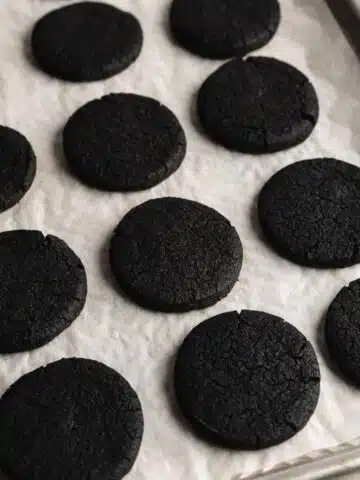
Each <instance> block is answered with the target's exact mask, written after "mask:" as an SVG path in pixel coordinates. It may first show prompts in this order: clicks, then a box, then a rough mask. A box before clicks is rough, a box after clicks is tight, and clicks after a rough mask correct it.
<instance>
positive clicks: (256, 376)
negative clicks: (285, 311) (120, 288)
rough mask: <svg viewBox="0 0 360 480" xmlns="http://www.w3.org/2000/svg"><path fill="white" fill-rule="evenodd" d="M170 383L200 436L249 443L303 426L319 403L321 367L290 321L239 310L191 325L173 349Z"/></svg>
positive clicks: (272, 440) (281, 437)
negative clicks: (173, 360) (173, 356)
mask: <svg viewBox="0 0 360 480" xmlns="http://www.w3.org/2000/svg"><path fill="white" fill-rule="evenodd" d="M175 389H176V395H177V398H178V401H179V405H180V408H181V410H182V412H183V413H184V415H185V416H186V418H187V419H188V420H189V421H190V423H191V424H192V426H193V427H194V429H195V430H196V431H197V432H198V433H199V434H200V435H202V436H203V437H204V438H206V439H207V440H209V441H211V442H214V443H218V444H221V445H223V446H228V447H232V448H241V449H250V450H253V449H261V448H265V447H270V446H273V445H277V444H279V443H281V442H284V441H285V440H287V439H289V438H290V437H292V436H293V435H295V434H296V433H297V432H299V431H300V430H301V429H302V428H303V427H304V426H305V425H306V423H307V422H308V420H309V419H310V417H311V415H312V414H313V412H314V410H315V408H316V405H317V403H318V398H319V392H320V371H319V366H318V362H317V358H316V355H315V352H314V350H313V348H312V346H311V344H310V343H309V342H308V341H307V340H306V338H305V337H304V336H303V335H302V334H301V333H300V332H299V331H298V330H297V329H296V328H295V327H293V326H292V325H290V324H289V323H287V322H284V321H283V320H282V319H280V318H278V317H275V316H273V315H269V314H267V313H262V312H254V311H248V310H243V311H242V312H241V313H240V314H239V313H237V312H229V313H224V314H222V315H218V316H216V317H213V318H211V319H210V320H206V321H205V322H203V323H201V324H200V325H198V326H197V327H195V328H194V330H192V331H191V332H190V334H189V335H188V336H187V337H186V339H185V341H184V343H183V344H182V346H181V347H180V350H179V353H178V356H177V360H176V364H175Z"/></svg>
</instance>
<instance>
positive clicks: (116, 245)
mask: <svg viewBox="0 0 360 480" xmlns="http://www.w3.org/2000/svg"><path fill="white" fill-rule="evenodd" d="M242 257H243V252H242V246H241V242H240V238H239V236H238V234H237V232H236V230H235V228H234V227H232V226H231V224H230V222H229V221H228V220H227V219H226V218H225V217H223V216H222V215H220V213H218V212H216V211H215V210H213V209H212V208H209V207H207V206H205V205H202V204H200V203H197V202H194V201H190V200H184V199H181V198H173V197H167V198H158V199H155V200H149V201H147V202H145V203H143V204H141V205H139V206H137V207H135V208H134V209H132V210H130V212H129V213H127V214H126V215H125V217H124V218H123V219H122V220H121V222H120V223H119V225H118V226H117V228H116V229H115V232H114V234H113V236H112V239H111V242H110V263H111V267H112V270H113V272H114V275H115V277H116V279H117V280H118V283H119V286H120V287H121V289H122V290H123V291H124V292H125V293H127V294H128V295H129V296H130V297H131V298H132V299H134V300H135V301H136V302H137V303H139V304H140V305H143V306H145V307H147V308H151V309H154V310H161V311H170V312H185V311H190V310H193V309H197V308H205V307H208V306H210V305H213V304H214V303H216V302H218V301H219V300H220V299H222V298H223V297H225V296H226V295H227V294H228V293H229V292H230V290H231V289H232V288H233V286H234V284H235V282H236V281H237V279H238V277H239V273H240V269H241V264H242Z"/></svg>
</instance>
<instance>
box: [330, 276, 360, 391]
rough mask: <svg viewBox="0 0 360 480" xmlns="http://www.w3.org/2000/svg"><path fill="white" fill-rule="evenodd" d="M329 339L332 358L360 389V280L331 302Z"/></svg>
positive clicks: (343, 290) (352, 283)
mask: <svg viewBox="0 0 360 480" xmlns="http://www.w3.org/2000/svg"><path fill="white" fill-rule="evenodd" d="M325 338H326V343H327V346H328V349H329V353H330V355H331V359H332V360H333V361H334V363H336V364H337V366H338V367H339V369H340V370H341V372H342V373H343V374H344V375H345V376H346V377H347V378H348V379H349V380H351V381H352V382H353V383H354V384H356V385H357V386H359V387H360V279H358V280H355V281H354V282H351V283H350V285H349V286H347V287H344V288H343V289H342V290H341V291H340V292H339V293H338V295H337V296H336V297H335V299H334V301H333V302H332V303H331V305H330V308H329V310H328V312H327V315H326V318H325Z"/></svg>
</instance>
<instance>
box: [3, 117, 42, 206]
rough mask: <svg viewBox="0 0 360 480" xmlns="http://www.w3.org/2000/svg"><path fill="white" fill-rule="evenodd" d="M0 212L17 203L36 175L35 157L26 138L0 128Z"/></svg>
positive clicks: (6, 128) (13, 131) (7, 129)
mask: <svg viewBox="0 0 360 480" xmlns="http://www.w3.org/2000/svg"><path fill="white" fill-rule="evenodd" d="M0 157H1V169H0V212H4V211H5V210H7V209H8V208H10V207H13V206H14V205H15V204H16V203H18V202H19V201H20V200H21V199H22V197H23V196H24V195H25V194H26V192H27V191H28V190H29V189H30V187H31V185H32V183H33V181H34V178H35V173H36V157H35V154H34V151H33V149H32V147H31V145H30V143H29V142H28V141H27V140H26V138H25V137H24V136H23V135H21V133H19V132H17V131H16V130H13V129H11V128H8V127H3V126H0Z"/></svg>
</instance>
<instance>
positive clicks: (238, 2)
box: [170, 0, 280, 59]
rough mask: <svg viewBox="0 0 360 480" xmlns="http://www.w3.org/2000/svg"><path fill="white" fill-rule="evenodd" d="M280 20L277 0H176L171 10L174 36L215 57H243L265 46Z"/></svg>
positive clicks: (190, 46) (187, 47)
mask: <svg viewBox="0 0 360 480" xmlns="http://www.w3.org/2000/svg"><path fill="white" fill-rule="evenodd" d="M279 21H280V6H279V3H278V1H277V0H211V1H209V0H174V1H173V3H172V6H171V11H170V25H171V30H172V33H173V35H174V37H175V39H176V40H177V41H178V42H179V43H180V44H181V45H182V46H183V47H185V48H186V49H188V50H190V51H191V52H193V53H195V54H197V55H200V56H203V57H208V58H214V59H220V58H230V57H234V56H238V57H242V56H243V55H245V54H247V53H249V52H251V51H252V50H256V49H257V48H260V47H262V46H264V45H265V44H266V43H268V42H269V40H270V39H271V38H272V36H273V35H274V34H275V32H276V30H277V28H278V25H279Z"/></svg>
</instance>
